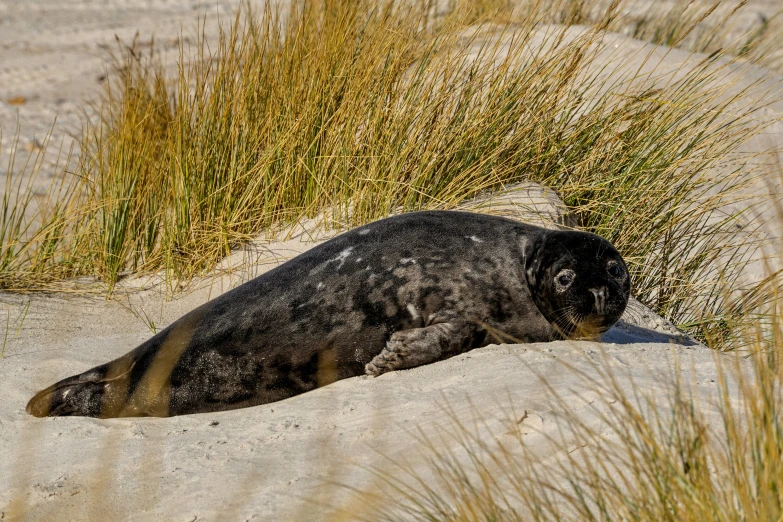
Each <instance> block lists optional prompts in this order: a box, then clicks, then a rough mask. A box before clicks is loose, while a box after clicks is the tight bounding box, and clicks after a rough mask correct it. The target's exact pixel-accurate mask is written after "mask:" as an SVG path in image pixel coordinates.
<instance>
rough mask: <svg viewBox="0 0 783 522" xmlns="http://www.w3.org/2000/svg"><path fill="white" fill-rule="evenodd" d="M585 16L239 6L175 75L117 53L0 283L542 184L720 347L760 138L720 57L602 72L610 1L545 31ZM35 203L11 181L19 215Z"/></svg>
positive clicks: (218, 253)
mask: <svg viewBox="0 0 783 522" xmlns="http://www.w3.org/2000/svg"><path fill="white" fill-rule="evenodd" d="M585 5H587V4H579V3H575V2H574V1H573V0H569V1H563V2H559V3H558V4H557V5H556V6H551V5H550V3H549V2H543V1H532V0H531V1H529V2H527V3H526V4H525V6H524V9H522V10H517V11H515V15H514V19H515V20H516V23H515V24H514V25H510V26H498V25H493V24H489V23H488V22H490V21H492V20H500V19H504V17H507V16H511V15H509V14H508V13H509V11H508V10H507V9H505V10H504V9H503V6H504V3H503V2H485V3H481V4H472V3H467V4H460V5H458V6H456V7H454V10H453V12H451V14H450V15H448V16H446V17H435V15H433V9H432V8H431V6H430V5H429V4H426V3H421V4H419V3H413V4H412V5H411V4H406V5H404V6H400V5H399V4H398V3H392V2H386V3H384V2H380V3H378V2H370V1H359V2H348V1H345V0H331V1H324V2H304V3H295V5H294V6H293V7H292V8H291V10H290V11H289V12H286V13H279V12H278V11H275V10H274V9H273V8H272V7H270V6H269V5H267V6H266V7H265V8H264V9H262V12H260V13H252V12H250V11H249V9H245V10H244V12H240V13H238V14H237V16H236V19H235V20H234V21H233V23H231V24H230V27H229V29H228V30H227V31H226V32H224V33H222V34H221V36H220V38H219V41H218V42H216V43H215V42H213V43H212V47H210V46H208V45H207V43H206V42H205V40H204V38H203V36H202V37H199V38H197V40H196V42H195V44H194V47H193V48H190V47H185V46H184V45H185V44H183V47H182V49H181V53H180V60H179V63H178V66H177V69H176V71H175V74H173V75H172V74H170V73H171V71H170V70H169V69H166V68H165V67H164V64H162V63H160V61H159V59H158V56H157V55H156V54H155V53H154V49H153V50H150V51H149V53H147V54H144V55H142V54H141V53H140V52H139V51H138V50H137V49H136V48H135V47H134V46H130V47H121V50H120V52H119V53H118V55H117V56H116V63H115V66H114V68H113V72H112V74H111V75H110V78H109V81H108V82H107V88H106V91H105V93H104V97H103V99H102V102H101V103H100V104H99V105H98V109H97V112H98V117H97V118H96V119H94V120H93V121H91V122H88V123H87V124H86V126H85V129H84V133H83V137H82V143H81V155H80V157H79V161H78V165H77V167H76V169H75V170H76V172H75V173H74V175H73V176H70V177H67V179H68V180H69V181H68V183H65V182H64V185H63V186H64V189H63V190H61V191H60V192H58V193H56V194H55V195H54V196H53V197H51V198H50V199H49V204H48V205H44V206H43V207H42V208H44V209H46V214H45V219H43V220H41V219H38V221H39V223H37V224H35V225H34V226H32V227H30V226H29V223H25V222H24V220H23V219H22V217H21V216H22V215H23V214H24V212H18V213H17V214H13V213H12V214H11V217H10V218H8V219H5V220H4V221H3V222H2V223H0V225H2V226H0V230H2V231H3V235H2V239H3V243H2V256H0V257H2V260H3V263H4V264H3V265H1V266H0V285H2V286H3V287H4V288H9V289H15V290H20V289H35V288H51V285H52V284H54V283H56V282H57V281H61V280H62V279H63V278H65V277H73V276H80V275H88V276H94V277H97V278H98V279H99V280H101V281H103V282H104V284H105V288H106V290H107V291H108V292H109V293H111V292H112V289H113V287H114V284H115V283H116V282H117V280H118V279H119V278H121V277H123V276H125V275H127V274H130V273H138V272H156V271H164V273H165V274H166V277H167V280H168V281H170V282H174V281H179V280H187V279H189V278H191V277H193V276H195V275H198V274H202V273H205V272H207V271H209V270H210V269H211V268H213V267H214V266H215V264H216V263H217V262H218V261H219V260H220V259H221V258H223V257H224V256H226V255H227V254H228V253H229V252H230V250H231V249H232V248H233V247H235V246H238V245H241V244H242V243H243V242H245V241H247V240H248V239H249V238H251V237H253V236H254V235H257V234H259V233H261V232H262V231H265V230H275V229H277V228H279V227H280V226H284V225H287V224H290V223H292V222H295V221H296V220H298V219H300V218H302V217H313V216H316V215H325V216H327V218H328V219H327V222H328V223H330V224H332V225H333V226H336V227H345V226H354V225H358V224H360V223H364V222H367V221H370V220H373V219H378V218H381V217H384V216H386V215H388V214H390V213H394V212H400V211H411V210H419V209H424V208H452V207H454V206H456V205H457V204H458V203H459V202H460V201H462V200H464V199H466V198H469V197H472V196H474V195H476V194H477V193H479V192H481V191H484V190H491V189H498V188H500V187H502V186H503V185H505V184H509V183H514V182H517V181H522V180H529V181H535V182H539V183H542V184H544V185H547V186H550V187H552V188H554V189H555V190H556V191H557V192H558V193H559V194H560V195H561V197H562V198H563V199H564V201H565V202H566V203H567V204H568V205H569V206H570V207H571V209H572V210H573V214H574V216H575V217H576V218H577V223H578V226H580V227H582V228H584V229H587V230H591V231H594V232H596V233H598V234H601V235H603V236H605V237H606V238H608V239H609V240H610V241H612V242H614V243H615V245H616V246H617V247H618V248H619V250H620V251H621V252H622V253H623V255H624V257H625V258H626V259H627V260H628V261H629V263H630V266H631V269H632V271H633V277H634V282H635V288H634V293H635V295H636V296H637V297H639V298H640V299H641V300H642V301H643V302H645V303H647V304H649V305H651V306H652V307H653V308H655V309H656V310H657V311H658V312H659V313H661V314H662V315H663V316H664V317H667V318H669V319H672V320H673V321H674V322H675V323H678V324H684V325H689V326H690V330H691V332H692V333H694V334H695V335H697V336H700V337H701V338H707V337H710V338H712V339H717V341H716V346H719V345H721V346H722V345H724V344H725V343H726V342H727V341H728V339H729V338H730V336H731V332H732V331H733V330H732V329H733V328H734V325H735V324H736V323H739V322H741V321H742V313H741V310H742V307H741V306H740V305H738V304H737V303H741V302H742V299H743V298H745V297H747V294H748V292H750V293H751V294H754V293H758V289H754V288H751V287H748V286H746V285H745V284H744V283H743V282H742V281H741V280H740V278H739V277H740V274H741V271H742V267H743V264H744V262H745V261H746V260H747V258H748V257H749V256H750V255H752V254H753V252H754V251H755V248H756V247H757V245H758V244H759V241H760V240H761V239H762V238H759V237H756V236H755V235H754V234H753V231H752V230H745V229H739V228H738V227H737V223H738V222H740V220H741V217H742V216H740V215H725V213H722V211H723V210H724V209H725V208H726V205H727V204H729V203H731V202H735V203H736V202H737V201H738V199H739V198H740V194H741V189H742V188H743V186H744V185H745V184H746V183H747V182H748V181H749V180H750V179H751V178H752V177H753V176H755V175H759V174H760V173H759V172H756V171H755V170H754V169H755V168H756V167H755V166H754V165H755V164H754V158H753V157H752V156H743V155H740V154H739V153H738V152H737V150H738V147H740V146H741V144H742V143H744V141H746V140H747V139H748V138H749V137H751V136H753V135H754V134H755V133H756V132H758V131H759V130H761V127H760V125H759V124H758V123H755V121H754V119H753V116H754V114H753V111H751V110H749V109H744V110H737V107H736V106H735V105H736V103H735V102H738V100H740V99H741V96H742V95H743V94H744V93H743V92H740V93H734V94H731V95H730V94H728V93H729V92H730V86H727V85H723V84H721V82H719V81H718V80H719V79H720V78H721V77H722V76H725V74H726V70H727V69H726V67H727V66H725V65H720V62H719V61H718V58H717V57H715V56H713V57H710V58H709V59H706V60H704V61H703V62H702V63H701V64H699V65H698V66H696V67H694V68H692V69H691V70H689V71H687V72H686V73H685V74H684V75H683V78H682V79H680V80H679V81H676V82H669V83H667V84H666V85H665V86H663V87H660V88H656V89H650V88H649V87H647V86H646V85H647V84H649V82H648V81H647V80H648V79H649V78H645V77H643V76H638V75H637V76H633V75H630V76H628V75H626V77H605V76H603V75H602V74H601V71H602V69H603V66H602V65H600V63H601V62H599V60H600V59H601V58H600V52H599V49H600V42H601V39H602V37H603V34H604V33H603V31H604V30H606V29H607V28H608V27H610V26H611V24H612V23H614V21H615V20H616V17H617V12H618V2H611V3H607V4H606V8H607V11H605V13H604V15H603V18H600V19H599V20H598V21H596V22H595V25H594V26H593V27H592V28H591V29H586V30H585V31H584V32H583V33H582V34H581V36H579V37H577V38H569V37H567V34H566V31H567V28H566V27H565V26H553V27H550V29H549V30H548V31H546V30H545V29H544V27H545V26H542V22H545V21H548V20H550V19H551V17H552V13H563V12H566V11H567V12H568V13H571V14H570V15H568V16H565V15H563V16H565V18H564V19H563V20H564V21H566V22H578V21H580V20H581V18H580V16H581V15H579V16H577V15H578V13H580V12H582V11H580V10H579V9H576V10H574V9H575V8H576V7H579V6H582V7H584V6H585ZM590 5H592V6H593V7H595V6H598V5H600V6H602V7H603V6H604V4H600V3H593V4H590ZM588 7H589V6H588ZM564 9H565V10H566V11H563V10H564ZM580 9H581V7H580ZM520 13H521V14H520ZM575 13H576V14H575ZM469 23H470V24H473V25H474V27H475V26H478V27H479V30H473V29H471V30H466V24H469ZM477 24H478V25H477ZM482 24H483V25H482ZM542 35H543V36H542ZM191 56H194V57H193V58H192V59H191V58H189V57H191ZM186 58H187V59H186ZM732 103H735V105H732ZM718 166H719V167H720V169H721V173H722V174H721V175H720V176H714V175H713V174H712V173H713V172H714V169H715V168H716V167H718ZM718 178H719V179H718ZM9 179H11V177H9ZM20 179H21V178H20ZM25 201H26V200H25V196H24V194H23V191H22V192H19V191H17V196H16V199H15V200H12V201H10V203H6V205H9V204H10V205H11V208H18V209H24V208H25V206H26V203H25ZM14 205H16V207H14ZM749 206H750V203H749ZM20 220H21V221H20ZM719 284H722V285H729V286H730V287H731V288H732V291H733V295H735V296H736V299H735V301H734V302H733V303H734V304H732V302H728V303H727V302H725V300H721V299H718V298H717V297H718V296H717V289H718V288H719ZM717 332H722V333H723V335H722V336H718V335H717Z"/></svg>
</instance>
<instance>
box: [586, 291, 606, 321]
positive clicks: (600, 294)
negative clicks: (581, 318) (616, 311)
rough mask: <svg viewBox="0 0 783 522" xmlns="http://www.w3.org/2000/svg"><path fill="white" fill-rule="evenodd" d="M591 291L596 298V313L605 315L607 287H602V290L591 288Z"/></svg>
mask: <svg viewBox="0 0 783 522" xmlns="http://www.w3.org/2000/svg"><path fill="white" fill-rule="evenodd" d="M590 291H591V292H592V293H593V297H595V311H596V312H598V313H599V314H603V313H605V312H606V287H605V286H602V287H601V288H591V289H590Z"/></svg>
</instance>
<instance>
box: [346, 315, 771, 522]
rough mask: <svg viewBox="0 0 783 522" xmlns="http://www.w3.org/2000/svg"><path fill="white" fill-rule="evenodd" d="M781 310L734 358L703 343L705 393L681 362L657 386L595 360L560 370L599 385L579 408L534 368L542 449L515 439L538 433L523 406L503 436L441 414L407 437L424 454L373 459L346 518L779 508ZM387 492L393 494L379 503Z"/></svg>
mask: <svg viewBox="0 0 783 522" xmlns="http://www.w3.org/2000/svg"><path fill="white" fill-rule="evenodd" d="M780 311H781V310H780V307H779V306H778V307H777V308H776V309H775V311H774V312H773V313H772V314H771V316H770V317H771V321H770V323H769V325H771V327H769V328H765V329H761V328H757V329H754V330H752V331H746V332H745V335H746V336H747V337H746V342H745V344H746V345H747V346H749V347H752V350H751V351H750V352H748V353H747V354H746V355H747V358H746V359H744V360H743V358H740V357H734V354H732V355H731V356H725V355H723V354H715V364H716V368H717V379H716V380H717V383H716V384H715V385H714V388H713V389H714V391H716V393H714V394H712V395H711V396H709V397H705V396H704V395H703V390H704V389H705V388H704V387H703V386H702V387H701V389H702V394H700V392H699V387H697V384H698V383H697V382H696V377H695V376H694V377H693V382H691V383H689V382H688V379H690V378H691V377H689V376H687V374H686V375H681V371H682V369H681V368H680V367H679V366H675V367H674V368H673V369H672V372H671V375H670V377H671V379H672V380H671V382H672V387H671V390H670V392H669V393H668V396H667V397H666V398H662V397H661V396H660V395H658V396H654V395H653V394H652V393H651V392H650V390H645V389H642V388H640V387H637V386H634V385H633V383H631V385H629V384H628V382H627V380H624V379H622V378H620V376H619V374H617V373H614V371H613V370H611V369H610V368H611V365H610V364H609V361H608V360H604V361H600V362H599V363H598V364H595V366H594V370H595V373H594V375H588V374H587V373H584V372H581V371H579V370H576V369H574V368H571V369H570V371H573V372H574V374H575V376H576V377H577V381H578V384H574V386H575V387H576V388H577V389H578V390H580V393H584V394H587V396H593V397H600V398H599V399H596V400H595V402H592V401H591V402H590V405H588V406H586V408H587V412H585V411H583V412H582V413H581V414H579V413H577V412H576V411H575V410H574V405H573V395H571V396H569V398H568V399H565V398H564V397H565V396H564V395H561V394H560V393H562V392H563V391H562V390H559V391H558V390H555V389H553V388H552V387H551V386H549V385H548V384H547V382H546V381H545V380H544V379H543V378H542V379H541V380H542V386H545V387H548V392H549V394H550V396H551V397H552V400H553V410H554V411H553V412H552V413H551V415H550V416H552V415H554V416H555V420H554V422H555V423H556V424H557V428H556V430H555V432H554V433H551V434H546V433H547V432H545V431H540V432H538V431H536V430H535V429H534V430H533V431H532V432H531V433H535V434H536V435H537V436H539V437H545V438H546V440H547V441H548V442H549V443H551V445H552V447H553V448H554V456H548V455H549V454H547V456H546V457H544V456H541V455H539V454H537V451H541V449H542V448H543V447H545V446H546V445H545V444H541V443H540V442H539V443H538V444H535V445H532V446H531V445H529V443H528V440H529V439H526V437H528V436H534V437H535V436H536V435H532V434H528V433H523V430H522V429H520V424H521V421H520V419H523V418H524V416H525V415H526V414H527V413H526V412H525V414H523V415H520V414H519V412H516V414H514V415H510V416H509V423H508V425H509V428H507V429H508V431H507V430H506V429H504V433H503V435H501V434H500V433H497V432H493V431H492V430H491V429H490V428H488V427H487V426H486V425H484V424H482V423H481V421H480V420H479V421H478V422H475V424H471V423H470V422H469V421H467V420H465V417H466V415H465V414H464V413H463V414H462V415H460V416H459V418H458V417H457V415H452V416H451V417H452V419H453V423H454V425H453V426H450V427H449V428H448V429H445V430H441V431H440V432H439V433H440V434H441V435H439V436H434V437H428V436H426V435H423V434H421V435H418V438H419V442H420V443H421V445H422V447H423V448H424V450H425V453H426V454H427V455H429V457H428V458H426V459H425V460H424V461H423V462H419V463H418V465H417V464H416V463H414V462H413V461H410V460H405V459H392V462H393V467H392V468H391V469H393V471H381V470H377V469H376V470H375V475H376V478H377V479H378V480H377V485H376V488H375V489H374V490H373V491H369V490H367V491H361V492H360V493H359V494H358V495H357V496H356V497H355V500H356V501H358V502H359V503H363V505H364V506H366V507H365V509H364V510H360V511H359V513H360V514H358V515H357V516H356V519H359V520H384V521H396V520H406V521H424V520H430V521H431V520H439V521H452V522H457V521H472V520H494V521H499V522H501V521H503V522H505V521H522V520H536V521H544V520H574V521H577V520H578V521H583V520H587V521H597V520H605V521H608V520H645V521H646V520H649V521H653V520H654V521H659V520H662V521H672V522H674V521H685V522H688V521H701V520H719V521H745V520H747V521H750V520H753V521H777V520H780V519H781V517H783V494H781V491H783V425H781V422H780V415H779V412H780V411H781V408H783V388H782V387H781V384H782V383H783V370H782V369H783V365H781V362H783V361H781V356H782V355H783V321H781V315H780ZM769 325H768V326H769ZM675 361H676V359H675ZM553 364H557V363H553ZM566 371H569V370H566ZM699 377H700V378H702V379H703V378H705V375H704V374H701V375H700V376H699ZM701 384H702V385H703V384H704V383H703V382H702V383H701ZM559 392H560V393H559ZM710 410H711V411H712V412H713V416H712V419H717V422H710V420H711V417H710V416H708V415H707V414H706V413H705V412H708V411H710ZM588 412H589V413H588ZM591 416H593V417H595V418H596V419H597V421H596V422H592V421H591V420H589V417H591ZM585 417H587V418H588V420H586V419H585ZM460 419H463V420H460ZM387 469H388V468H387ZM388 495H393V496H394V498H395V499H396V500H397V502H395V503H389V502H387V501H385V499H386V498H388Z"/></svg>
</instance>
